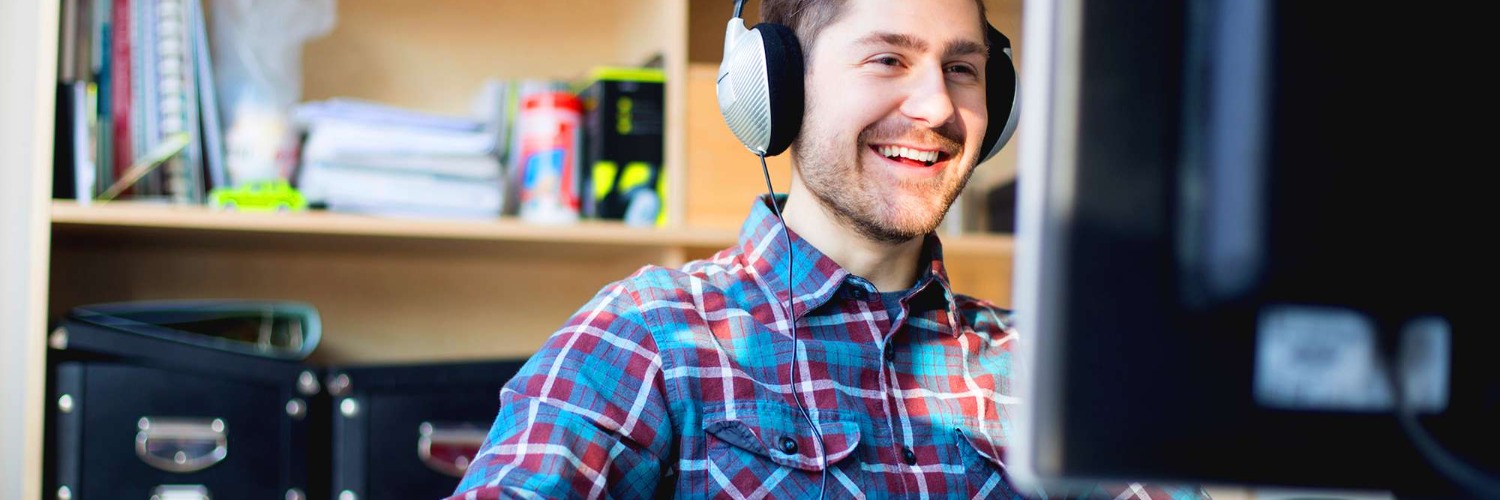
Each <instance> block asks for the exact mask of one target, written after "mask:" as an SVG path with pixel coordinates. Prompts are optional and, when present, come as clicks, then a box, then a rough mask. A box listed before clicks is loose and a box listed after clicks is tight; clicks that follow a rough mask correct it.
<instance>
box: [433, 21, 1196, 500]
mask: <svg viewBox="0 0 1500 500" xmlns="http://www.w3.org/2000/svg"><path fill="white" fill-rule="evenodd" d="M762 18H763V19H765V20H766V21H767V22H769V23H777V24H781V25H785V26H788V27H790V28H791V30H792V31H793V32H794V33H795V34H796V38H797V39H798V40H799V41H800V44H801V47H802V53H803V54H804V55H805V67H806V72H805V109H806V112H805V114H804V116H803V125H802V128H801V131H800V134H799V135H797V136H796V140H795V142H793V143H792V146H791V151H792V154H793V166H794V168H793V175H792V182H791V185H790V188H789V192H788V194H787V195H786V196H785V197H771V196H768V197H764V198H761V199H759V200H756V201H755V202H754V203H753V204H752V207H751V210H750V215H749V218H748V219H747V220H746V221H745V224H744V226H743V230H742V233H741V236H740V242H739V244H738V245H737V246H735V247H732V248H729V249H726V250H724V251H721V252H719V253H718V254H716V255H715V256H713V257H712V258H710V259H707V260H702V261H696V262H691V263H688V264H687V265H685V266H683V267H682V268H680V269H666V268H660V267H654V266H648V267H646V268H643V269H641V270H640V271H638V272H637V273H636V274H634V275H632V276H630V277H628V278H625V279H624V280H621V281H619V282H616V283H612V284H610V285H608V286H606V287H605V288H604V289H603V290H601V291H600V292H599V294H598V295H597V296H596V297H595V298H594V299H593V300H592V301H590V302H589V303H588V304H587V305H585V306H584V307H583V308H582V309H581V310H580V311H579V312H578V313H577V314H576V315H574V316H573V317H572V318H571V319H570V320H568V322H567V323H566V324H565V325H564V326H563V328H562V329H560V330H559V331H558V332H557V333H556V334H554V335H553V336H552V337H551V338H550V339H549V340H548V341H547V342H546V344H545V345H543V347H542V349H541V350H540V352H538V353H537V354H536V355H535V356H534V357H533V358H532V359H531V360H530V362H529V363H527V365H526V367H525V368H524V369H523V370H522V372H521V373H520V374H519V375H517V376H516V377H515V378H514V379H513V380H512V381H511V382H510V383H509V384H507V385H506V386H505V388H504V389H503V390H502V391H501V393H500V402H501V405H500V413H499V415H498V416H497V418H496V421H495V424H494V426H493V428H492V429H491V431H490V433H489V437H488V440H487V442H486V443H485V445H484V447H483V448H482V451H481V452H480V453H479V455H478V456H477V457H476V458H475V459H474V461H473V463H472V465H471V466H470V468H469V471H468V474H467V476H466V477H465V478H464V480H463V483H462V484H461V485H460V486H459V488H458V491H457V492H456V493H455V495H454V497H455V498H497V497H511V496H538V497H543V498H563V497H587V498H598V497H610V498H644V497H662V496H686V497H725V498H765V497H770V498H809V497H817V496H824V497H828V498H850V497H860V498H862V497H913V498H923V497H926V498H949V497H962V498H972V497H982V498H983V497H1004V498H1009V497H1015V496H1021V495H1024V496H1031V495H1032V494H1036V493H1039V492H1018V491H1016V490H1015V489H1013V488H1012V487H1011V486H1010V482H1009V481H1008V480H1007V478H1006V477H1005V475H1004V470H1005V469H1004V468H1005V466H1004V449H1005V445H1006V433H1007V431H1008V430H1009V427H1010V424H1009V418H1010V414H1011V411H1010V406H1011V405H1014V404H1017V401H1016V400H1015V399H1014V398H1012V397H1011V396H1010V394H1011V387H1012V385H1013V384H1012V381H1011V380H1010V376H1011V363H1012V351H1013V349H1014V343H1015V339H1016V332H1014V331H1013V329H1012V328H1011V327H1010V324H1011V323H1010V319H1009V317H1008V314H1009V313H1008V311H1005V310H1002V309H1000V308H998V307H996V306H994V305H993V304H990V303H988V302H985V301H982V300H978V299H974V298H970V297H966V296H963V295H959V294H956V293H954V291H953V290H952V289H951V288H950V287H949V283H948V278H947V275H946V273H945V272H944V268H943V259H942V249H941V245H940V243H939V241H938V238H937V237H936V236H935V235H933V230H934V229H935V228H936V227H937V226H938V224H939V222H940V221H941V220H942V218H943V215H944V214H945V213H946V211H947V210H948V207H949V206H950V205H951V204H952V203H953V200H954V199H955V197H957V196H958V193H959V192H960V191H961V190H962V189H963V187H964V184H965V183H966V182H967V181H968V178H969V175H970V174H971V173H972V172H973V169H974V168H975V166H976V165H977V163H978V162H979V160H980V159H981V158H982V156H983V155H984V153H983V152H982V151H980V149H981V144H982V143H983V142H984V139H985V131H986V127H987V126H988V125H992V124H994V122H993V121H992V120H999V121H1001V122H1002V123H1003V122H1004V118H1005V117H991V116H987V114H988V111H987V108H986V91H985V81H984V75H985V74H986V73H985V69H986V68H985V65H986V62H987V60H988V59H987V55H988V51H989V47H988V46H987V45H986V43H985V40H986V38H985V29H984V27H985V26H986V24H985V22H984V13H983V5H982V4H981V3H979V2H978V1H976V0H926V1H915V0H858V1H841V0H766V1H765V2H764V5H763V6H762ZM1007 64H1008V61H1007ZM997 126H998V125H997ZM749 161H751V160H750V158H749V157H748V156H747V163H749ZM746 166H747V167H748V166H749V165H746ZM713 167H714V168H728V167H727V166H713ZM773 203H775V204H781V206H784V210H783V211H782V213H783V214H784V218H785V220H786V223H785V224H786V228H787V229H789V231H787V232H786V233H783V226H782V220H781V218H778V217H777V216H776V214H775V213H776V211H775V210H774V208H773V207H772V204H773ZM783 234H785V235H786V237H784V236H783ZM789 264H793V265H794V266H795V267H794V268H793V269H794V271H792V272H788V265H789ZM788 292H790V295H791V296H792V297H794V300H793V301H792V302H793V305H792V308H791V309H792V311H793V313H792V315H791V317H788V313H787V310H786V309H784V307H785V303H786V300H787V294H788ZM1052 493H1054V494H1055V493H1057V492H1052ZM1071 493H1072V494H1084V495H1108V497H1110V498H1115V497H1127V496H1132V495H1137V496H1140V497H1142V498H1145V497H1147V495H1150V498H1168V497H1173V496H1177V497H1187V496H1194V495H1197V494H1198V493H1199V490H1197V489H1195V488H1183V489H1172V490H1163V489H1159V488H1145V487H1142V486H1140V485H1121V486H1119V487H1099V488H1094V489H1091V490H1087V491H1078V492H1071Z"/></svg>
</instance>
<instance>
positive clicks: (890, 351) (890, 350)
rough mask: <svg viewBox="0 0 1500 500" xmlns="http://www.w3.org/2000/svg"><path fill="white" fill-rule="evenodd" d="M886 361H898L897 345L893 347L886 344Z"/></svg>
mask: <svg viewBox="0 0 1500 500" xmlns="http://www.w3.org/2000/svg"><path fill="white" fill-rule="evenodd" d="M885 362H887V363H894V362H896V348H895V347H891V346H886V347H885Z"/></svg>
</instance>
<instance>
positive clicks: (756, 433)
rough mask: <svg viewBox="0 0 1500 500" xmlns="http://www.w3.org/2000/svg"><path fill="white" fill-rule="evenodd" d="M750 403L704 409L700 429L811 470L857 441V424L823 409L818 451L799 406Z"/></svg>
mask: <svg viewBox="0 0 1500 500" xmlns="http://www.w3.org/2000/svg"><path fill="white" fill-rule="evenodd" d="M753 404H754V406H753V407H744V406H742V407H739V408H735V409H733V410H732V411H730V410H726V411H715V412H709V413H706V414H705V415H704V417H703V432H704V433H705V434H706V435H707V436H710V439H714V438H717V439H718V440H719V441H722V442H724V443H727V444H729V445H732V446H734V447H736V448H740V449H743V450H745V451H748V452H751V453H754V454H756V455H759V456H762V457H765V458H767V459H769V460H771V461H772V462H774V463H776V464H778V465H784V466H787V467H792V468H795V469H800V470H805V471H813V472H817V471H821V470H823V467H824V464H827V465H830V466H831V465H833V464H836V463H838V462H839V461H840V460H843V459H844V458H846V457H848V456H849V454H850V453H853V452H854V448H855V446H858V445H859V425H857V424H855V423H854V422H845V421H842V420H841V419H838V418H837V417H836V415H835V414H831V413H828V412H824V413H823V414H822V415H820V416H819V417H818V420H819V422H818V432H820V433H821V434H822V437H823V442H822V447H821V451H822V454H821V455H819V449H820V447H819V446H818V441H817V437H816V436H815V435H814V434H813V432H812V427H811V426H810V425H808V423H807V419H804V418H803V417H802V413H801V411H800V410H798V409H796V408H788V407H786V406H784V405H779V404H774V403H769V402H766V401H757V402H755V403H753Z"/></svg>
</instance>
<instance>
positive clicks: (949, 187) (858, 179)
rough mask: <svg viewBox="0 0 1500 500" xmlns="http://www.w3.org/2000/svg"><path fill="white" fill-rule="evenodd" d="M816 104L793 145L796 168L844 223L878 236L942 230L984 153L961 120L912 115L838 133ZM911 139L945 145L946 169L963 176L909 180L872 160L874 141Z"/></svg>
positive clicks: (882, 239)
mask: <svg viewBox="0 0 1500 500" xmlns="http://www.w3.org/2000/svg"><path fill="white" fill-rule="evenodd" d="M817 116H818V113H817V112H816V111H813V110H809V111H808V113H807V115H806V122H805V123H804V124H803V128H802V135H801V136H800V137H798V139H797V143H796V144H794V145H793V149H792V156H793V159H794V160H795V161H796V168H797V172H798V173H799V174H800V175H801V177H802V180H803V183H804V184H805V185H806V187H807V189H808V191H809V192H811V193H812V195H813V196H814V197H816V198H818V200H819V201H820V202H822V204H823V207H824V208H825V209H826V210H827V211H828V212H829V213H831V214H832V215H833V217H834V219H835V220H837V221H838V223H839V224H840V225H842V226H844V227H846V228H849V229H851V230H853V231H855V232H857V233H859V234H860V235H863V236H864V237H866V238H868V239H870V240H871V241H875V242H879V243H902V242H906V241H910V240H911V239H913V238H917V237H919V236H924V235H926V234H927V233H931V232H932V231H933V230H935V229H937V226H938V224H940V223H942V221H943V216H944V215H945V214H947V212H948V208H949V207H950V206H952V205H953V201H954V200H956V199H958V194H959V193H960V192H962V191H963V188H964V186H965V185H967V184H968V183H969V176H970V175H973V173H974V164H975V163H976V162H977V160H978V159H977V158H969V157H967V156H966V155H964V154H963V153H964V152H965V150H964V148H963V142H962V138H963V134H962V132H960V131H958V130H957V128H956V126H947V127H944V128H939V129H927V128H920V127H917V126H915V125H913V124H912V123H910V122H908V121H904V120H899V119H886V120H882V121H880V122H876V123H875V124H873V125H870V126H869V127H866V128H865V129H864V130H862V131H860V133H859V135H858V137H848V135H849V134H847V133H843V134H840V133H836V132H831V131H830V130H829V127H826V126H825V125H824V124H823V123H822V122H821V121H820V120H818V119H817V118H816V117H817ZM903 138H905V139H912V140H915V141H919V142H920V143H924V144H940V145H943V147H944V149H945V150H947V151H951V152H953V154H952V155H951V156H950V157H949V162H950V163H949V164H948V165H945V166H944V167H943V168H945V169H953V168H958V169H960V171H961V172H960V173H961V175H957V176H955V175H952V173H951V172H944V175H939V176H937V177H931V178H925V179H903V178H900V177H893V176H890V175H887V174H888V173H887V172H886V171H885V167H884V166H877V165H866V164H865V161H864V158H865V157H864V153H865V152H866V151H868V150H869V144H870V143H871V142H872V141H875V142H880V141H894V140H898V139H903Z"/></svg>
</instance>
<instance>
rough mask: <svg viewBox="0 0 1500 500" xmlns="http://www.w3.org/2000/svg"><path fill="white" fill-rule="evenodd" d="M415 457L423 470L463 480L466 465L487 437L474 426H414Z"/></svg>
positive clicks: (436, 424) (449, 424)
mask: <svg viewBox="0 0 1500 500" xmlns="http://www.w3.org/2000/svg"><path fill="white" fill-rule="evenodd" d="M417 433H418V434H419V435H420V437H419V438H418V439H417V456H418V457H421V458H422V463H424V464H427V467H428V468H430V469H432V470H435V471H438V472H440V473H442V474H446V475H449V476H453V477H458V478H462V477H464V471H466V470H469V462H470V461H472V460H474V456H475V455H478V454H479V447H481V446H484V439H485V437H487V436H488V433H486V432H485V430H484V429H483V428H480V427H478V426H476V425H474V424H467V423H463V424H452V423H441V422H439V423H433V422H422V425H420V426H417Z"/></svg>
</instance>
